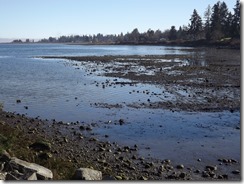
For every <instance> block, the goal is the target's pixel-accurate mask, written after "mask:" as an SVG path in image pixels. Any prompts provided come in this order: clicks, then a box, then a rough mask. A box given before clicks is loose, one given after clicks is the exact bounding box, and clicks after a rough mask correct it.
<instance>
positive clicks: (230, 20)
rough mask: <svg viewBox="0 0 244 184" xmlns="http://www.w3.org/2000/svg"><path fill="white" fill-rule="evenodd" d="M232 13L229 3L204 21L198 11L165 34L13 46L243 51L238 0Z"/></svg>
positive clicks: (63, 38) (210, 11) (69, 38)
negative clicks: (159, 46) (195, 48)
mask: <svg viewBox="0 0 244 184" xmlns="http://www.w3.org/2000/svg"><path fill="white" fill-rule="evenodd" d="M233 10H234V11H233V13H232V11H229V9H228V7H227V5H226V3H225V2H221V1H218V2H217V3H216V4H214V5H213V6H211V5H209V6H208V7H207V8H206V11H205V12H204V17H203V18H202V17H201V16H200V15H199V14H198V12H197V10H196V9H194V10H193V13H192V15H191V17H190V19H189V20H190V23H188V25H187V26H186V25H182V26H180V27H179V28H178V29H177V28H176V27H175V26H174V25H172V26H171V28H170V29H166V30H164V31H161V30H159V29H158V30H152V29H148V31H146V32H143V33H141V32H139V30H138V29H137V28H135V29H134V30H133V31H132V32H130V33H129V32H127V33H126V34H124V33H120V34H118V35H116V34H108V35H103V34H101V33H98V34H97V35H95V34H94V35H70V36H60V37H59V38H56V37H49V38H44V39H41V40H39V41H37V42H35V41H34V40H31V39H26V40H25V42H24V41H22V40H21V39H17V40H13V43H66V44H82V45H83V44H86V45H87V44H92V45H93V44H94V45H166V46H190V47H202V46H207V47H220V48H223V47H224V48H234V49H240V1H239V0H236V4H235V7H234V8H233Z"/></svg>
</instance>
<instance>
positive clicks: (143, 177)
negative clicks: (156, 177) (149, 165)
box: [139, 176, 148, 181]
mask: <svg viewBox="0 0 244 184" xmlns="http://www.w3.org/2000/svg"><path fill="white" fill-rule="evenodd" d="M139 180H144V181H146V180H148V178H147V177H145V176H141V177H140V178H139Z"/></svg>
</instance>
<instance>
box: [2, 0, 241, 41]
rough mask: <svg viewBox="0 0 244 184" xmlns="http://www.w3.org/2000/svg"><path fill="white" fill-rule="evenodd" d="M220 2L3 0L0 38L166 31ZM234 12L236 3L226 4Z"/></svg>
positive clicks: (177, 0) (169, 0)
mask: <svg viewBox="0 0 244 184" xmlns="http://www.w3.org/2000/svg"><path fill="white" fill-rule="evenodd" d="M216 2H217V0H0V38H1V39H3V38H11V39H13V38H14V39H17V38H18V39H22V38H30V39H41V38H48V37H50V36H52V37H60V36H62V35H83V34H88V35H89V34H91V35H93V34H97V33H102V34H120V33H121V32H123V33H127V32H131V31H132V30H133V29H134V28H138V30H139V32H145V31H147V30H148V29H152V30H157V29H160V30H161V31H164V30H166V29H170V27H171V26H173V25H174V26H176V28H177V29H178V28H179V26H182V25H188V23H189V22H190V21H189V19H190V17H191V15H192V13H193V10H194V9H196V10H197V12H198V14H199V15H200V16H201V17H203V15H204V11H205V10H206V8H207V6H208V5H211V6H213V5H214V4H215V3H216ZM224 2H225V3H226V4H227V6H228V8H229V10H231V11H233V8H234V5H235V3H236V0H225V1H224Z"/></svg>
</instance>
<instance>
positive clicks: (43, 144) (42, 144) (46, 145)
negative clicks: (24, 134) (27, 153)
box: [29, 141, 51, 151]
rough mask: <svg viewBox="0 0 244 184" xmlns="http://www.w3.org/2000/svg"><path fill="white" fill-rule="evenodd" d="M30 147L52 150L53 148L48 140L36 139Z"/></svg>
mask: <svg viewBox="0 0 244 184" xmlns="http://www.w3.org/2000/svg"><path fill="white" fill-rule="evenodd" d="M29 148H31V149H33V150H35V151H50V150H51V144H50V143H49V142H46V141H36V142H34V143H33V144H31V145H30V146H29Z"/></svg>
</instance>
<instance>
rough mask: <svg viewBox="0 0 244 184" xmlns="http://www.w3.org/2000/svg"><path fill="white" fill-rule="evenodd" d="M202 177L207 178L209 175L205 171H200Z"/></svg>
mask: <svg viewBox="0 0 244 184" xmlns="http://www.w3.org/2000/svg"><path fill="white" fill-rule="evenodd" d="M202 177H204V178H208V177H210V175H209V174H208V173H207V172H203V173H202Z"/></svg>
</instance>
